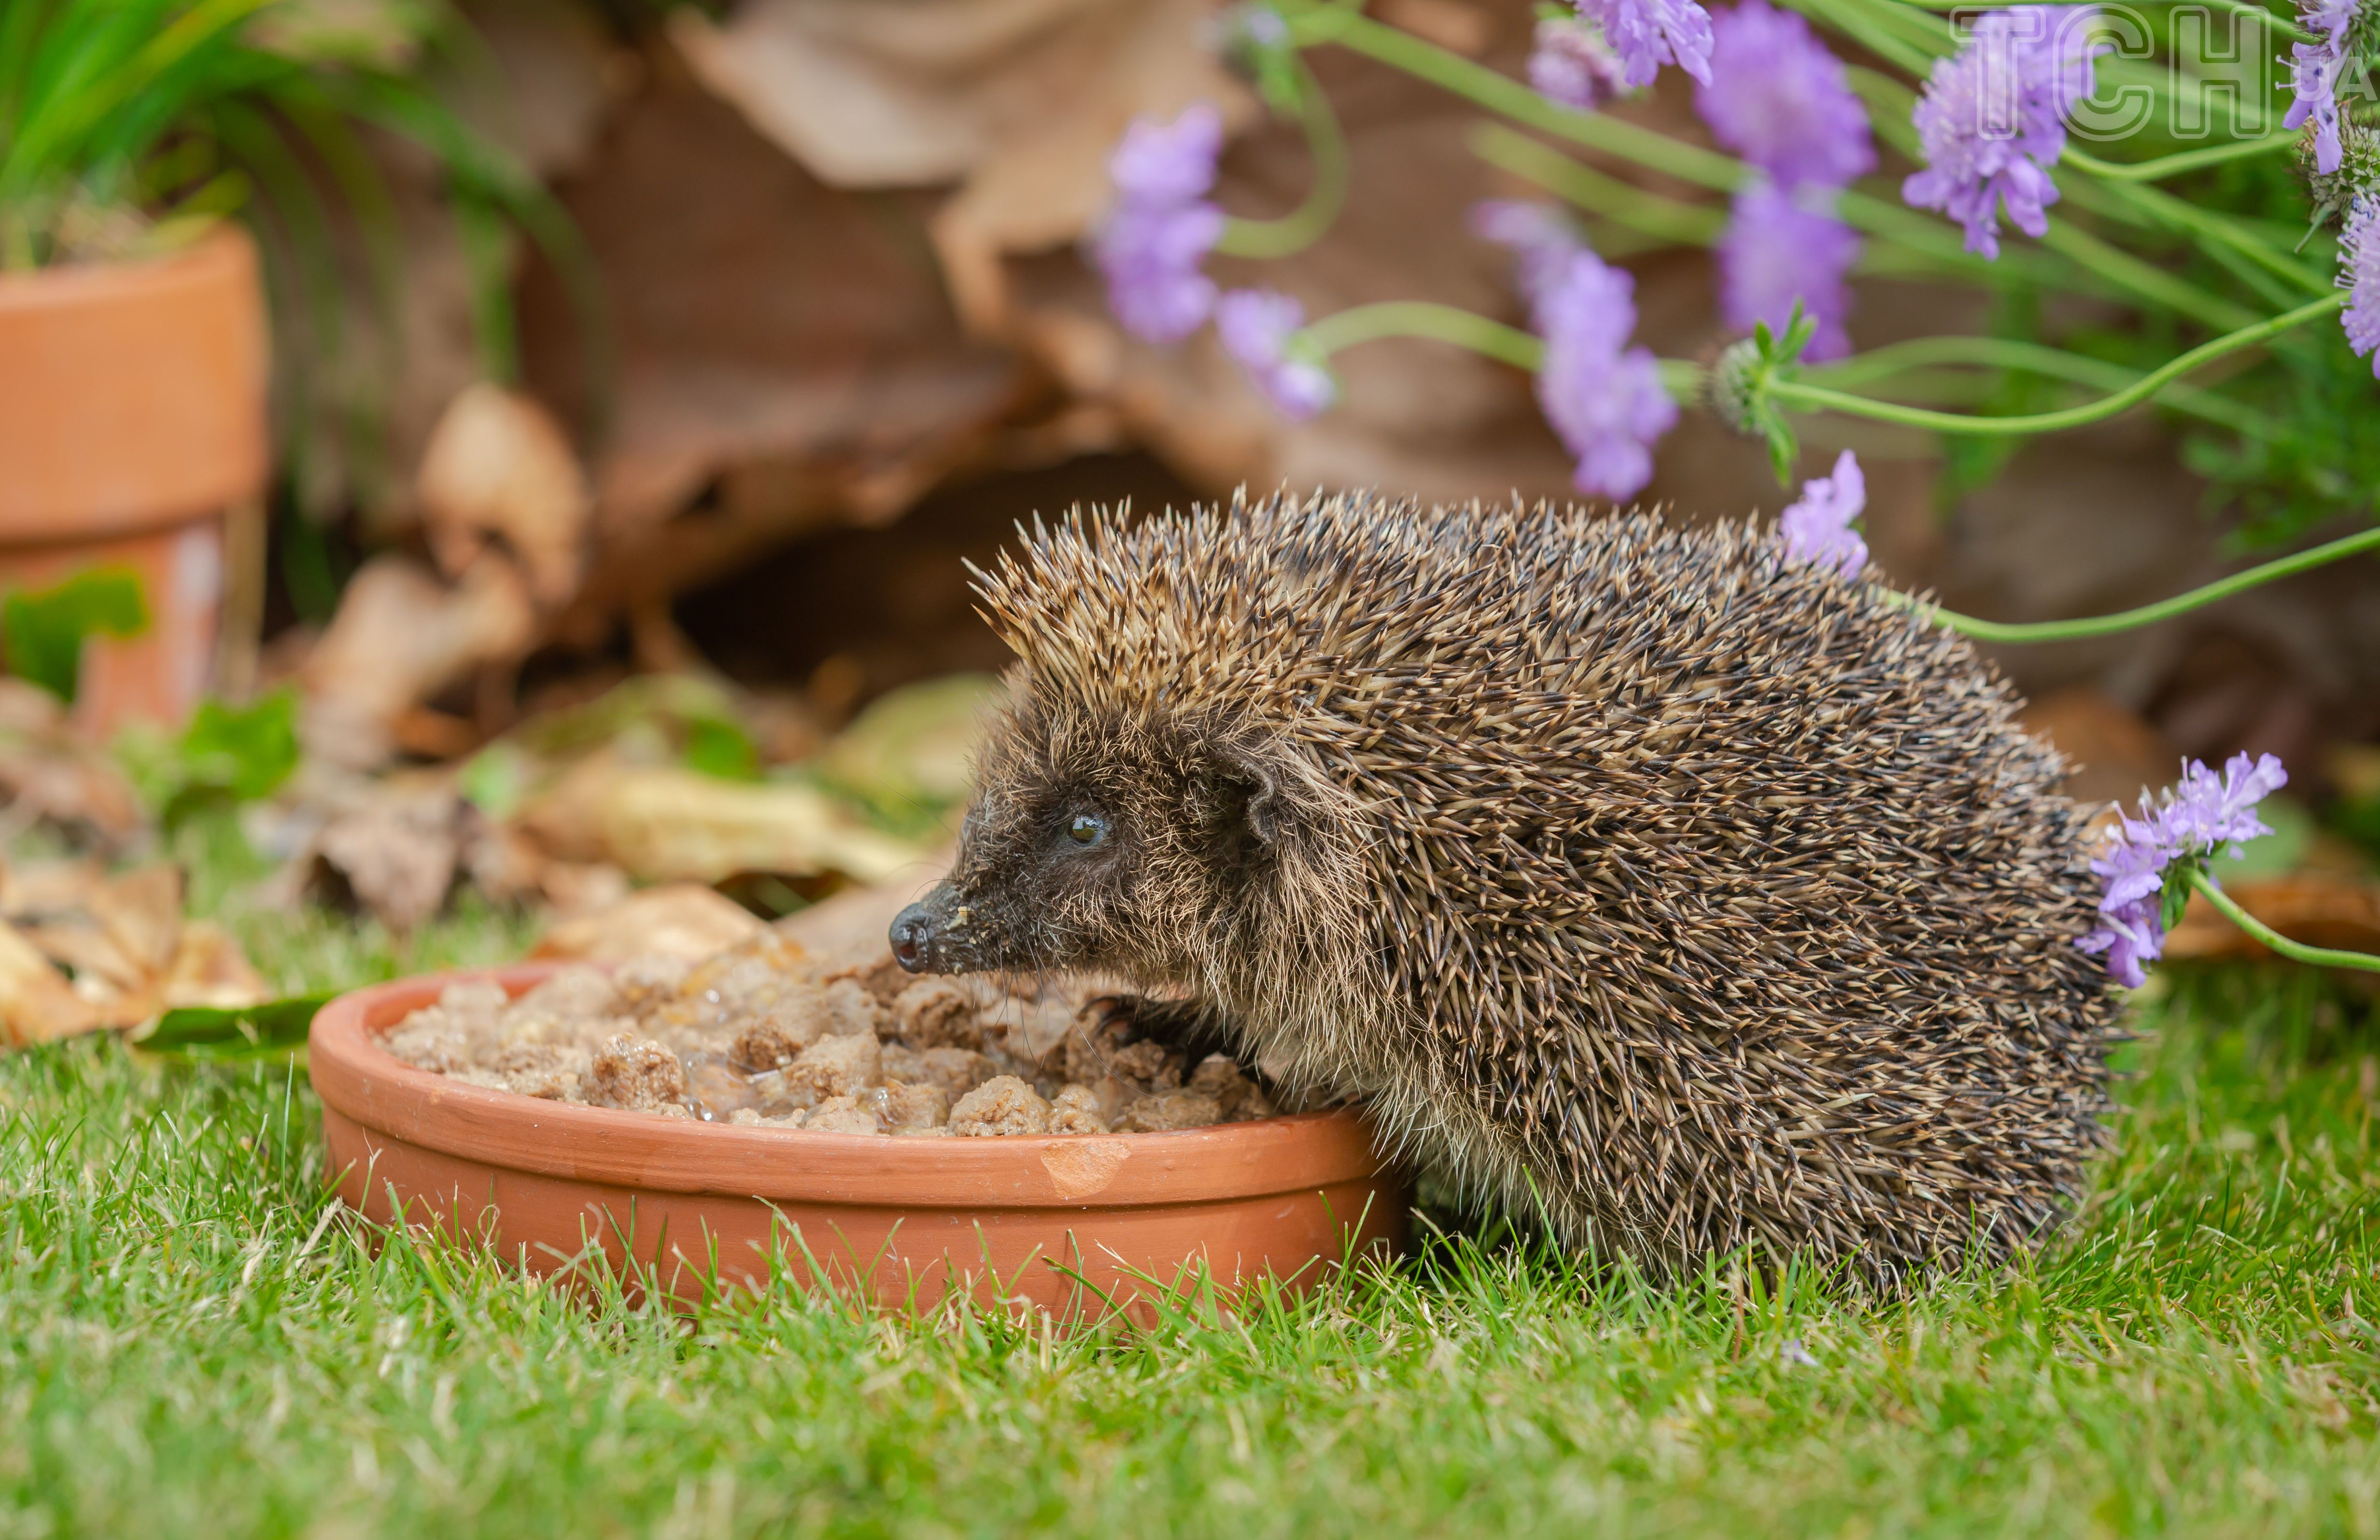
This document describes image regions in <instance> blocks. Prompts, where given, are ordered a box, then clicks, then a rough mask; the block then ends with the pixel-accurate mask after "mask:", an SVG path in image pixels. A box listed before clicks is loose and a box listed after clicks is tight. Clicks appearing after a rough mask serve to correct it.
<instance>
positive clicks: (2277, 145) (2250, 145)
mask: <svg viewBox="0 0 2380 1540" xmlns="http://www.w3.org/2000/svg"><path fill="white" fill-rule="evenodd" d="M2298 137H2299V136H2298V135H2297V134H2296V133H2294V132H2291V131H2284V132H2281V133H2277V134H2266V135H2265V137H2264V138H2263V139H2239V140H2236V141H2234V142H2232V143H2230V144H2210V145H2208V146H2207V147H2206V148H2204V149H2203V150H2184V151H2181V152H2179V153H2177V154H2172V155H2159V156H2157V157H2156V158H2155V160H2148V161H2129V162H2127V161H2103V160H2101V159H2099V157H2098V156H2096V155H2087V154H2084V153H2083V152H2082V151H2080V150H2077V149H2075V148H2074V147H2073V146H2072V145H2068V146H2067V147H2066V153H2065V155H2064V156H2063V157H2061V159H2060V164H2064V165H2070V166H2073V167H2074V168H2076V169H2077V170H2079V171H2087V172H2089V173H2090V174H2091V175H2092V176H2096V177H2098V178H2099V179H2100V180H2101V181H2103V182H2161V181H2164V180H2165V179H2166V178H2167V177H2168V176H2181V175H2182V174H2183V173H2185V172H2192V171H2199V170H2203V169H2204V168H2205V167H2207V166H2210V165H2221V164H2224V163H2225V162H2227V161H2240V160H2246V159H2247V158H2248V157H2250V156H2252V155H2269V154H2271V153H2272V152H2275V151H2277V150H2287V149H2289V148H2290V147H2291V146H2293V145H2295V144H2296V143H2297V142H2298Z"/></svg>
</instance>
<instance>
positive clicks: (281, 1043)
mask: <svg viewBox="0 0 2380 1540" xmlns="http://www.w3.org/2000/svg"><path fill="white" fill-rule="evenodd" d="M332 998H333V997H332V996H330V995H292V996H290V997H288V998H287V999H284V1000H266V1001H264V1002H263V1003H262V1004H261V1005H243V1006H238V1007H237V1008H234V1009H229V1010H224V1009H217V1008H214V1007H211V1006H185V1007H183V1008H181V1009H180V1010H176V1011H168V1012H166V1013H164V1015H162V1016H160V1017H158V1018H157V1025H156V1026H155V1027H154V1028H153V1029H152V1030H151V1031H150V1033H149V1034H148V1036H146V1037H138V1038H135V1039H134V1042H135V1044H136V1045H137V1046H138V1047H140V1048H141V1049H145V1050H147V1051H148V1052H151V1053H165V1054H172V1055H174V1056H176V1058H182V1059H200V1060H207V1061H222V1060H227V1059H256V1058H265V1057H270V1056H277V1055H281V1054H285V1053H290V1052H293V1051H295V1050H297V1049H302V1048H304V1047H305V1046H306V1031H307V1028H309V1027H310V1026H312V1025H314V1013H315V1012H317V1011H320V1010H321V1009H322V1007H323V1006H324V1005H325V1004H327V1003H328V1002H329V1001H330V1000H331V999H332Z"/></svg>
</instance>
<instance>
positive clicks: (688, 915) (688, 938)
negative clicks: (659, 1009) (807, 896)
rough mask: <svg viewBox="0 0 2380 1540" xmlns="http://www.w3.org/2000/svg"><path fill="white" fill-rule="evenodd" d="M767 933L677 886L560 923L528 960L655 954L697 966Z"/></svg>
mask: <svg viewBox="0 0 2380 1540" xmlns="http://www.w3.org/2000/svg"><path fill="white" fill-rule="evenodd" d="M764 929H766V927H765V926H763V925H762V924H761V923H760V921H759V918H758V917H757V916H754V915H753V913H752V912H751V911H750V910H748V909H747V908H745V907H744V906H743V905H742V904H740V903H735V902H734V901H733V900H731V899H727V898H723V897H722V896H721V895H720V894H719V893H717V892H715V891H712V890H711V889H710V888H706V887H704V886H702V885H701V884H699V883H694V882H675V883H671V884H669V885H667V886H665V887H659V888H647V889H646V890H644V891H642V892H637V893H631V894H629V895H628V896H627V897H625V898H623V899H621V900H620V901H618V902H617V903H613V904H612V905H610V906H609V907H607V908H603V909H600V910H597V911H595V912H594V913H592V914H587V915H581V916H577V917H576V918H573V919H567V920H565V921H563V922H562V923H560V924H558V925H556V926H554V927H553V928H552V929H550V930H548V931H547V932H546V933H545V935H544V936H543V937H541V938H540V939H539V940H538V943H537V947H536V949H535V950H534V951H533V952H531V953H530V955H531V956H534V957H576V958H583V959H585V960H587V961H589V962H600V963H616V962H624V961H625V960H626V959H628V958H631V957H641V956H647V955H650V954H652V953H656V952H658V953H660V954H662V955H663V956H668V957H683V958H685V959H686V960H687V961H688V962H698V961H700V960H701V959H703V958H705V957H710V956H713V955H715V954H717V953H718V952H723V951H725V950H726V949H727V948H729V947H731V946H733V945H735V943H736V942H738V941H742V940H748V939H750V938H751V937H754V936H757V935H759V934H760V933H761V931H763V930H764Z"/></svg>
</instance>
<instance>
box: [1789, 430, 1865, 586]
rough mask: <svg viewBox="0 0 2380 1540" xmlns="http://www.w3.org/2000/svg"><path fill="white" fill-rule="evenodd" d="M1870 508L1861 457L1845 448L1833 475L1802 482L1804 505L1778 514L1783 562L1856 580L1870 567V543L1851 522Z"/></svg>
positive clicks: (1794, 506)
mask: <svg viewBox="0 0 2380 1540" xmlns="http://www.w3.org/2000/svg"><path fill="white" fill-rule="evenodd" d="M1866 507H1867V478H1866V477H1865V476H1863V475H1862V474H1861V473H1860V463H1859V456H1858V455H1853V454H1852V452H1851V451H1850V450H1848V449H1846V450H1844V451H1843V452H1842V453H1841V454H1840V455H1837V456H1836V457H1835V473H1834V474H1833V475H1832V476H1822V477H1820V478H1818V479H1816V480H1815V481H1804V482H1803V483H1802V500H1801V501H1800V502H1799V503H1794V504H1793V505H1792V506H1791V507H1789V508H1787V509H1786V510H1785V511H1784V512H1783V513H1782V514H1780V515H1778V518H1777V538H1778V539H1779V540H1781V541H1782V542H1783V543H1784V547H1785V559H1786V560H1787V561H1788V562H1791V563H1793V564H1797V565H1799V564H1803V563H1808V564H1813V565H1816V566H1822V567H1827V568H1829V569H1831V570H1833V571H1835V572H1838V573H1840V574H1841V575H1842V576H1845V577H1857V576H1859V575H1860V572H1861V570H1862V569H1863V568H1864V567H1865V566H1866V565H1867V542H1866V541H1865V540H1862V539H1860V537H1859V531H1858V530H1856V529H1853V528H1852V520H1853V519H1855V518H1857V517H1859V515H1861V513H1862V512H1864V510H1865V509H1866Z"/></svg>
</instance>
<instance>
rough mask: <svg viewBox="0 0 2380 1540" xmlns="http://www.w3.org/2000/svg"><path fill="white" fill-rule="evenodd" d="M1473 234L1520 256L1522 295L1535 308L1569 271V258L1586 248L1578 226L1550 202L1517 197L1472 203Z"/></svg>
mask: <svg viewBox="0 0 2380 1540" xmlns="http://www.w3.org/2000/svg"><path fill="white" fill-rule="evenodd" d="M1471 233H1472V234H1473V235H1475V236H1478V237H1479V238H1480V239H1482V240H1492V241H1494V242H1495V243H1496V244H1497V245H1499V246H1505V247H1510V248H1511V249H1512V251H1513V253H1514V254H1515V255H1516V256H1518V257H1519V258H1520V262H1521V273H1520V285H1521V293H1522V295H1523V296H1524V297H1526V298H1527V300H1528V301H1529V304H1530V306H1531V308H1532V309H1534V308H1535V307H1536V303H1537V299H1538V297H1539V296H1541V295H1543V294H1544V293H1545V292H1546V291H1547V290H1548V289H1549V288H1551V287H1552V286H1553V285H1555V284H1557V283H1559V282H1560V280H1561V277H1562V275H1563V274H1564V273H1567V272H1568V271H1569V270H1570V260H1571V258H1573V256H1576V255H1577V254H1578V253H1579V252H1581V251H1584V250H1585V249H1586V243H1585V241H1582V240H1581V239H1579V236H1578V228H1577V226H1575V225H1573V224H1571V222H1570V220H1569V219H1568V218H1567V217H1565V216H1564V215H1563V214H1562V213H1561V212H1560V210H1558V209H1556V208H1554V207H1553V206H1552V205H1551V204H1548V203H1532V202H1528V201H1526V200H1523V199H1518V198H1499V199H1491V200H1488V201H1487V202H1484V203H1474V204H1473V205H1472V206H1471Z"/></svg>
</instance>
